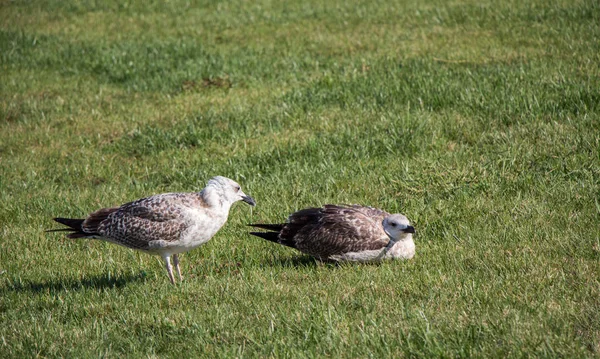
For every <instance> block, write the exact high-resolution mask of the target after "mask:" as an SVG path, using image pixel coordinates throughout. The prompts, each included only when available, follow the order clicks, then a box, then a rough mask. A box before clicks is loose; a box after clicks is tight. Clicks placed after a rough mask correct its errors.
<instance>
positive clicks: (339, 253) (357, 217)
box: [250, 204, 415, 262]
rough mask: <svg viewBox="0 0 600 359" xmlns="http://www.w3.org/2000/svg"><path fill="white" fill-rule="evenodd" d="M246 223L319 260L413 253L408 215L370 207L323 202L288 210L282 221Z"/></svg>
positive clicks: (407, 256) (362, 259)
mask: <svg viewBox="0 0 600 359" xmlns="http://www.w3.org/2000/svg"><path fill="white" fill-rule="evenodd" d="M250 226H253V227H258V228H263V229H267V230H271V231H272V232H250V234H252V235H255V236H258V237H261V238H264V239H266V240H268V241H271V242H275V243H279V244H283V245H285V246H288V247H292V248H296V249H297V250H299V251H301V252H303V253H306V254H310V255H311V256H313V257H315V258H317V259H319V260H321V261H356V262H372V261H379V260H382V259H389V258H399V259H410V258H412V257H413V256H414V255H415V242H413V237H412V235H413V234H414V233H415V228H414V227H413V226H411V225H410V222H409V221H408V219H407V218H406V217H405V216H404V215H402V214H390V213H387V212H385V211H382V210H380V209H377V208H373V207H363V206H359V205H351V206H337V205H331V204H327V205H325V206H323V207H322V208H308V209H303V210H301V211H298V212H295V213H292V214H291V215H290V216H289V217H288V220H287V222H286V223H283V224H251V225H250Z"/></svg>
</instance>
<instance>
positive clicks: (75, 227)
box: [54, 218, 84, 232]
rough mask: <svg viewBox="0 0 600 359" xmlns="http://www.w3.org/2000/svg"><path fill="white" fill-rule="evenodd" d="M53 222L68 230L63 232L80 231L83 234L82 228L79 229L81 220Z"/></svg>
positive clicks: (60, 219) (64, 219)
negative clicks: (62, 225)
mask: <svg viewBox="0 0 600 359" xmlns="http://www.w3.org/2000/svg"><path fill="white" fill-rule="evenodd" d="M54 221H55V222H58V223H60V224H64V225H65V226H67V227H70V228H65V230H74V231H80V232H83V228H81V225H82V224H83V221H84V220H83V219H77V218H54Z"/></svg>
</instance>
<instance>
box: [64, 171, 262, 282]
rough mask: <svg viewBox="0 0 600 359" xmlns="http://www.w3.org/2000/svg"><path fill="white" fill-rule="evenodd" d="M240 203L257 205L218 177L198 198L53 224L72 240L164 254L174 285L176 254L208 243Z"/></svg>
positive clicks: (169, 198)
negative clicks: (81, 239)
mask: <svg viewBox="0 0 600 359" xmlns="http://www.w3.org/2000/svg"><path fill="white" fill-rule="evenodd" d="M239 200H243V201H245V202H247V203H249V204H251V205H254V204H255V202H254V200H253V199H252V198H251V197H249V196H246V195H245V194H244V193H243V192H242V191H241V188H240V186H239V185H238V184H237V183H236V182H234V181H232V180H230V179H228V178H225V177H221V176H217V177H214V178H212V179H211V180H210V181H209V182H208V184H207V186H206V188H204V189H203V190H202V192H199V193H196V192H192V193H164V194H158V195H154V196H151V197H147V198H142V199H139V200H136V201H133V202H129V203H126V204H123V205H122V206H120V207H114V208H103V209H100V210H98V211H96V212H93V213H91V214H90V215H89V216H88V217H87V218H85V219H68V218H55V221H57V222H59V223H62V224H64V225H67V226H69V227H70V228H66V229H63V230H66V231H71V232H72V233H70V234H69V235H68V237H70V238H96V239H101V240H105V241H108V242H111V243H115V244H119V245H122V246H125V247H128V248H132V249H136V250H140V251H143V252H147V253H149V254H156V255H160V256H161V257H163V258H164V260H165V263H166V266H167V270H168V272H169V278H170V279H171V282H174V278H173V275H172V272H171V265H170V258H171V256H173V259H174V263H175V268H176V269H177V272H178V273H179V275H180V276H181V273H180V270H179V258H178V257H177V254H179V253H183V252H187V251H189V250H191V249H194V248H196V247H198V246H200V245H202V244H204V243H206V242H207V241H208V240H210V239H211V238H212V237H213V236H214V235H215V233H217V231H218V230H219V229H220V228H221V227H222V226H223V225H224V224H225V222H226V221H227V217H228V215H229V209H230V207H231V205H232V204H233V203H235V202H237V201H239Z"/></svg>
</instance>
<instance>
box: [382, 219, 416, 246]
mask: <svg viewBox="0 0 600 359" xmlns="http://www.w3.org/2000/svg"><path fill="white" fill-rule="evenodd" d="M382 224H383V230H384V231H385V233H386V234H387V235H388V236H389V237H390V241H391V242H393V243H395V242H398V241H404V240H407V239H412V235H413V233H415V227H413V226H411V225H410V222H409V221H408V218H406V216H404V215H402V214H399V213H396V214H392V215H389V216H387V217H385V218H384V220H383V222H382Z"/></svg>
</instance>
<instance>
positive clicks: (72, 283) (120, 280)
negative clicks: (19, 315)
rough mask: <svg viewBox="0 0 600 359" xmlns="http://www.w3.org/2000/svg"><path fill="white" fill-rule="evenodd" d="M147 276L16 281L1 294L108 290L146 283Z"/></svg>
mask: <svg viewBox="0 0 600 359" xmlns="http://www.w3.org/2000/svg"><path fill="white" fill-rule="evenodd" d="M145 280H146V274H145V273H143V272H141V273H139V274H119V275H113V274H111V273H104V274H100V275H96V276H91V277H85V278H82V279H51V280H42V281H37V282H36V281H20V280H15V281H11V282H9V283H8V284H7V285H6V286H5V287H4V288H1V289H0V293H3V292H4V293H8V292H29V293H45V292H62V291H74V290H82V289H107V288H121V287H124V286H126V285H127V284H129V283H133V282H139V281H145Z"/></svg>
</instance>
